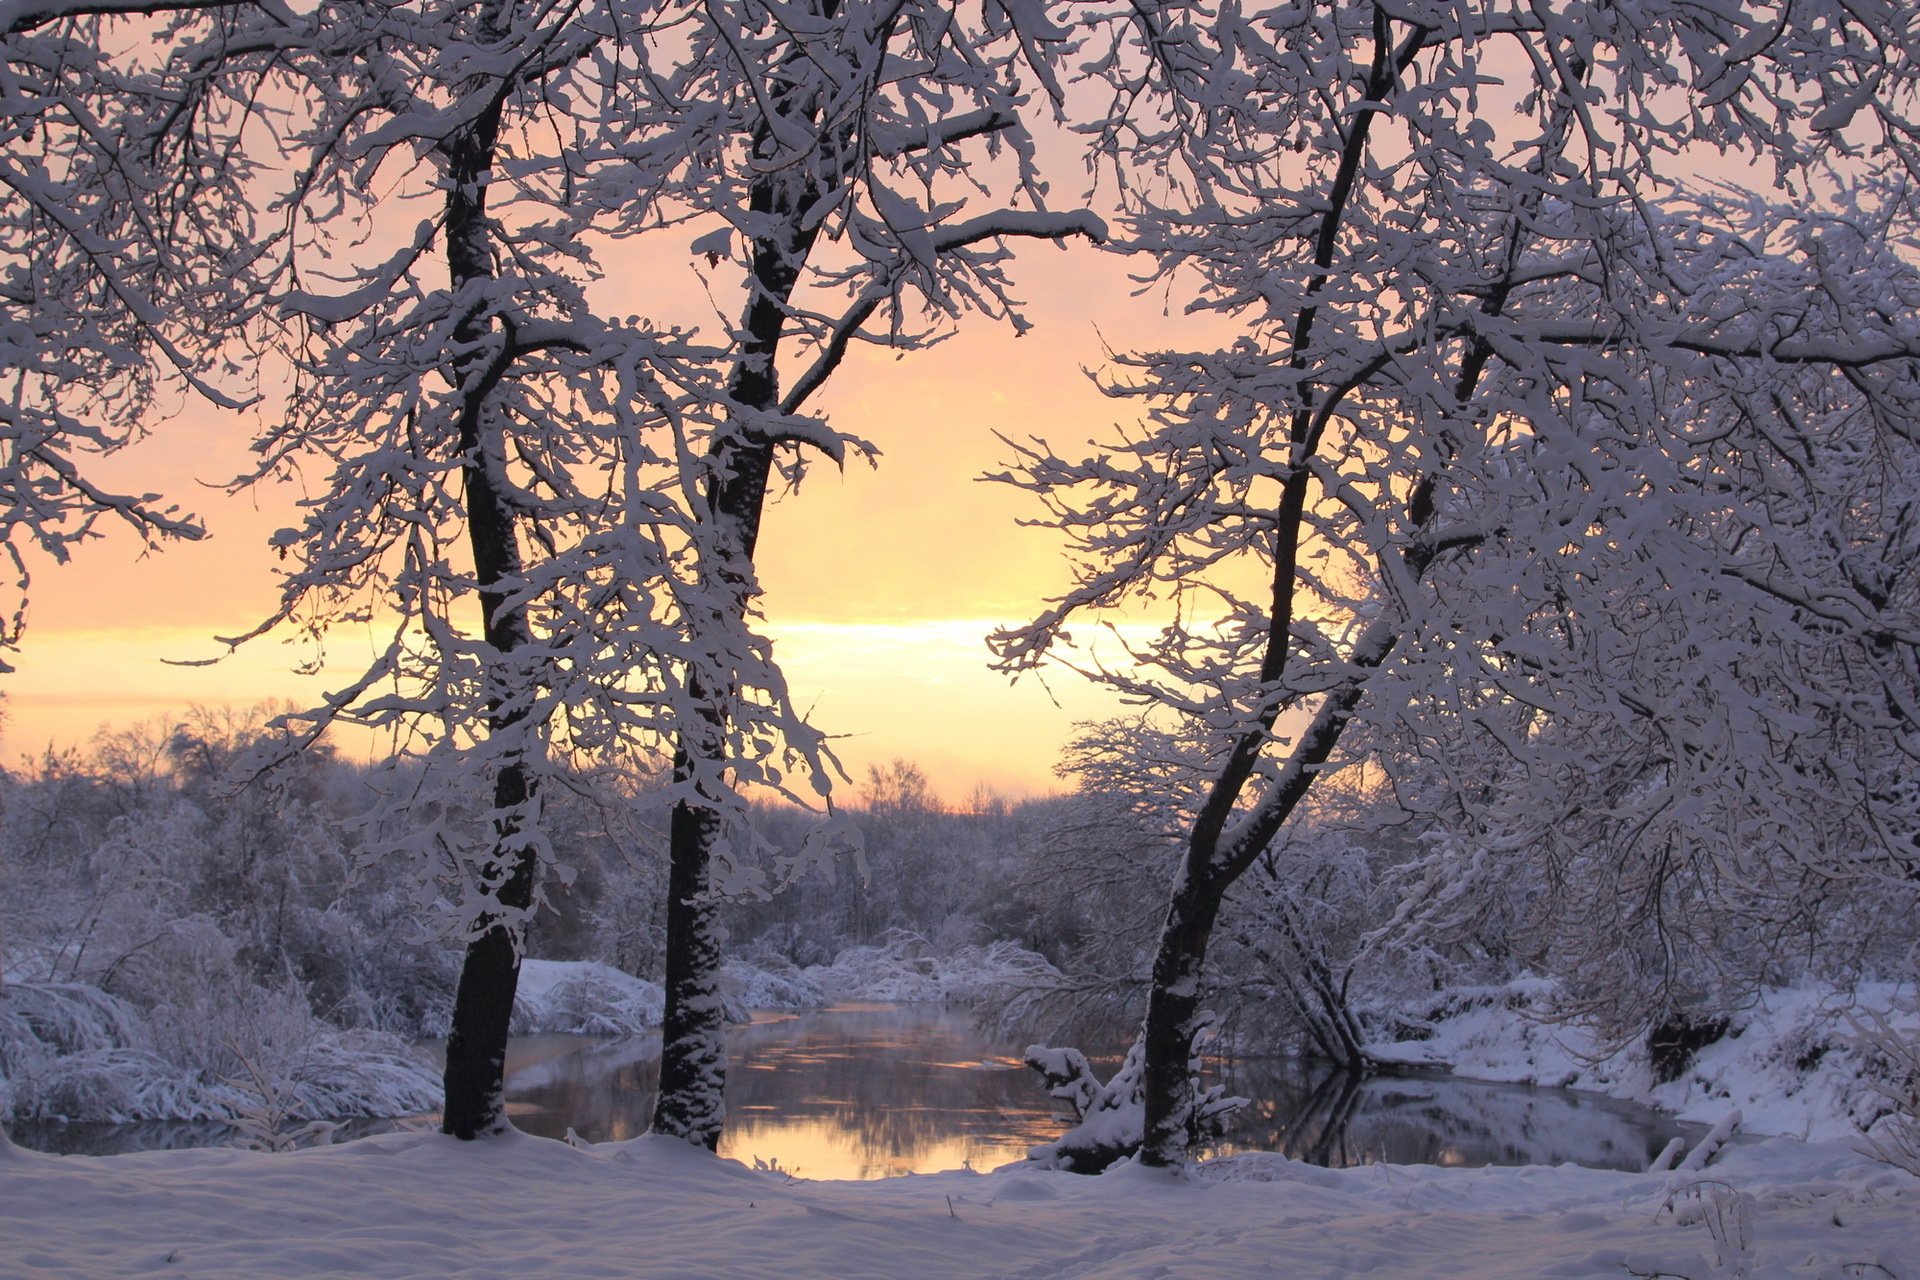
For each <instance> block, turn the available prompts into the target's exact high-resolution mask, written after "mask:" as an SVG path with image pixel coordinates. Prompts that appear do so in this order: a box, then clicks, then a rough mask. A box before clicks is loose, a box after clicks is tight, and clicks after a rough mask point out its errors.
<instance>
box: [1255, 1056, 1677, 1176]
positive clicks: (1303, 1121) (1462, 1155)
mask: <svg viewBox="0 0 1920 1280" xmlns="http://www.w3.org/2000/svg"><path fill="white" fill-rule="evenodd" d="M1222 1078H1223V1080H1224V1081H1225V1083H1226V1084H1227V1087H1228V1092H1230V1093H1237V1094H1240V1095H1242V1096H1243V1097H1249V1098H1253V1099H1254V1100H1255V1101H1254V1103H1253V1105H1251V1106H1250V1107H1248V1108H1247V1109H1246V1110H1245V1111H1242V1112H1241V1113H1240V1114H1239V1115H1238V1116H1236V1117H1235V1123H1234V1126H1233V1128H1232V1130H1231V1131H1230V1132H1229V1133H1228V1135H1227V1138H1226V1140H1225V1141H1224V1142H1223V1143H1221V1144H1220V1146H1219V1147H1218V1148H1217V1153H1218V1154H1226V1153H1229V1152H1233V1151H1280V1152H1284V1153H1285V1154H1287V1155H1289V1156H1292V1157H1293V1158H1294V1159H1296V1160H1305V1161H1308V1162H1310V1163H1312V1164H1319V1165H1326V1166H1329V1167H1332V1168H1344V1167H1346V1166H1349V1165H1356V1164H1375V1163H1393V1164H1439V1165H1489V1164H1495V1165H1523V1164H1583V1165H1588V1166H1591V1167H1594V1168H1600V1169H1645V1168H1646V1167H1647V1165H1648V1163H1649V1162H1650V1161H1651V1160H1652V1159H1653V1157H1654V1156H1656V1155H1658V1154H1659V1153H1660V1150H1661V1148H1662V1147H1664V1146H1666V1144H1667V1141H1668V1140H1669V1139H1671V1138H1673V1137H1675V1136H1678V1135H1686V1136H1688V1137H1689V1138H1690V1139H1691V1140H1697V1139H1698V1138H1699V1136H1700V1135H1701V1134H1703V1133H1704V1132H1705V1130H1704V1129H1703V1128H1702V1127H1701V1126H1698V1125H1683V1124H1680V1123H1678V1122H1676V1121H1674V1120H1673V1119H1671V1118H1670V1117H1668V1116H1665V1115H1662V1114H1661V1113H1660V1112H1657V1111H1652V1110H1649V1109H1648V1108H1645V1107H1639V1106H1635V1105H1633V1104H1632V1103H1628V1102H1619V1101H1616V1100H1614V1099H1612V1098H1605V1097H1601V1096H1599V1095H1597V1094H1590V1093H1575V1092H1572V1091H1570V1090H1566V1089H1538V1088H1532V1087H1529V1086H1525V1085H1503V1084H1489V1083H1483V1082H1479V1081H1473V1080H1456V1079H1453V1078H1451V1077H1448V1076H1443V1075H1418V1076H1413V1075H1391V1076H1373V1077H1369V1078H1366V1079H1358V1078H1355V1077H1353V1076H1350V1075H1348V1074H1346V1073H1345V1072H1339V1071H1331V1070H1327V1069H1325V1068H1323V1067H1320V1066H1319V1065H1318V1064H1314V1063H1303V1062H1300V1061H1297V1060H1294V1059H1287V1058H1264V1059H1253V1060H1249V1061H1244V1062H1239V1063H1232V1064H1229V1065H1228V1068H1227V1070H1226V1071H1225V1072H1224V1074H1223V1077H1222Z"/></svg>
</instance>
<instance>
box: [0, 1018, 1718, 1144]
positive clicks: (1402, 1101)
mask: <svg viewBox="0 0 1920 1280" xmlns="http://www.w3.org/2000/svg"><path fill="white" fill-rule="evenodd" d="M728 1052H729V1060H730V1070H729V1072H728V1076H727V1129H726V1137H725V1140H724V1141H723V1143H722V1144H721V1149H720V1150H721V1154H722V1155H726V1156H730V1157H732V1158H734V1159H737V1160H740V1161H742V1162H745V1163H748V1164H752V1163H755V1162H756V1161H757V1162H759V1163H761V1164H764V1165H767V1166H769V1167H777V1168H779V1169H782V1170H785V1171H787V1172H789V1173H792V1174H794V1175H796V1176H799V1177H805V1178H884V1177H892V1176H896V1175H900V1174H906V1173H931V1172H936V1171H939V1170H942V1169H959V1168H974V1169H981V1170H985V1169H991V1168H994V1167H996V1166H998V1165H1002V1164H1006V1163H1008V1162H1010V1161H1013V1160H1019V1159H1021V1158H1023V1157H1024V1156H1025V1155H1026V1153H1027V1151H1028V1149H1029V1148H1031V1147H1033V1146H1036V1145H1038V1144H1040V1143H1044V1142H1048V1141H1050V1140H1052V1139H1053V1138H1055V1137H1058V1136H1059V1134H1060V1133H1061V1131H1062V1129H1063V1128H1064V1127H1065V1124H1066V1113H1065V1108H1064V1104H1059V1103H1055V1102H1054V1101H1053V1100H1052V1099H1050V1098H1048V1097H1047V1096H1046V1094H1045V1092H1044V1090H1043V1089H1042V1087H1041V1085H1040V1078H1039V1076H1037V1075H1036V1074H1035V1073H1034V1072H1033V1071H1031V1070H1029V1069H1028V1068H1027V1067H1025V1066H1024V1065H1022V1064H1021V1062H1020V1060H1019V1058H1018V1056H1017V1049H1015V1048H1014V1047H1012V1046H1008V1045H995V1044H991V1043H989V1042H988V1041H987V1040H986V1039H984V1038H983V1037H982V1036H981V1034H980V1033H979V1032H978V1031H977V1030H976V1029H975V1028H974V1026H973V1024H972V1022H971V1021H970V1020H969V1019H968V1018H967V1016H966V1015H965V1014H964V1013H962V1012H959V1011H956V1010H951V1009H946V1008H942V1007H940V1006H937V1005H848V1006H841V1007H837V1008H834V1009H828V1010H819V1011H813V1012H806V1013H799V1014H764V1015H761V1016H759V1017H758V1018H756V1019H755V1021H753V1022H752V1023H750V1024H748V1025H745V1026H740V1027H735V1028H733V1031H732V1034H731V1037H730V1039H729V1049H728ZM658 1070H659V1038H658V1036H657V1035H653V1036H643V1037H638V1038H631V1039H603V1038H599V1037H591V1036H562V1035H543V1036H528V1037H522V1038H519V1039H516V1040H515V1041H514V1042H513V1044H512V1046H511V1047H510V1049H509V1052H508V1058H507V1106H508V1111H509V1114H510V1115H511V1116H512V1119H513V1123H514V1124H515V1126H516V1127H518V1128H520V1129H521V1130H523V1131H525V1132H528V1133H534V1134H541V1135H545V1136H548V1137H555V1138H558V1137H564V1136H565V1135H566V1133H567V1131H568V1130H569V1129H571V1130H572V1131H573V1132H574V1133H575V1134H576V1135H578V1136H579V1137H580V1138H582V1139H585V1140H586V1141H589V1142H606V1141H613V1140H618V1139H623V1138H630V1137H633V1136H635V1135H637V1134H639V1133H641V1132H643V1131H644V1130H645V1127H646V1122H647V1117H648V1115H649V1113H650V1111H651V1108H652V1102H653V1090H654V1085H655V1081H656V1079H657V1075H658ZM1222 1080H1223V1082H1224V1083H1225V1084H1226V1085H1227V1086H1228V1090H1229V1092H1232V1093H1237V1094H1241V1095H1243V1096H1245V1097H1249V1098H1251V1099H1253V1103H1252V1105H1251V1106H1249V1107H1248V1108H1246V1109H1245V1110H1244V1111H1243V1112H1241V1113H1240V1114H1239V1115H1238V1116H1237V1117H1236V1118H1235V1122H1234V1126H1233V1128H1232V1129H1231V1130H1230V1131H1229V1133H1228V1134H1227V1136H1226V1138H1225V1139H1224V1141H1222V1142H1221V1143H1219V1144H1217V1145H1216V1146H1215V1147H1214V1148H1212V1149H1211V1152H1210V1153H1211V1154H1225V1153H1229V1152H1233V1151H1245V1150H1264V1151H1282V1152H1285V1153H1287V1154H1288V1155H1291V1156H1294V1157H1296V1158H1298V1159H1303V1160H1310V1161H1312V1162H1314V1163H1316V1164H1323V1165H1330V1166H1335V1167H1339V1166H1344V1165H1352V1164H1361V1163H1372V1162H1390V1163H1396V1164H1409V1163H1426V1164H1451V1165H1481V1164H1560V1163H1567V1162H1572V1163H1577V1164H1585V1165H1592V1166H1595V1167H1600V1168H1618V1169H1644V1168H1645V1167H1646V1166H1647V1163H1648V1161H1649V1160H1651V1159H1652V1157H1653V1156H1654V1155H1655V1154H1656V1153H1657V1152H1658V1151H1659V1150H1660V1148H1661V1147H1663V1146H1665V1145H1666V1142H1667V1140H1668V1139H1669V1138H1671V1137H1673V1136H1675V1135H1676V1134H1680V1133H1683V1132H1684V1133H1687V1134H1695V1133H1697V1128H1696V1127H1694V1126H1681V1125H1678V1124H1676V1123H1675V1122H1674V1121H1673V1120H1671V1119H1670V1118H1669V1117H1667V1116H1664V1115H1663V1114H1661V1113H1659V1112H1655V1111H1651V1110H1649V1109H1647V1108H1644V1107H1638V1106H1634V1105H1633V1104H1630V1103H1623V1102H1617V1101H1614V1100H1612V1099H1609V1098H1603V1097H1599V1096H1597V1095H1594V1094H1586V1093H1577V1092H1574V1091H1571V1090H1565V1089H1542V1088H1531V1087H1525V1086H1517V1085H1500V1084H1485V1083H1480V1082H1476V1081H1467V1080H1458V1079H1454V1078H1452V1077H1448V1076H1444V1075H1420V1076H1406V1075H1390V1076H1388V1075H1383V1076H1373V1077H1370V1078H1367V1079H1364V1080H1355V1079H1352V1078H1349V1077H1348V1076H1346V1075H1345V1074H1344V1073H1340V1072H1335V1071H1331V1070H1328V1069H1327V1068H1326V1067H1324V1066H1323V1065H1320V1064H1314V1063H1306V1062H1301V1061H1299V1060H1297V1059H1287V1058H1262V1059H1248V1060H1244V1061H1239V1062H1230V1063H1228V1064H1226V1066H1225V1068H1224V1074H1223V1076H1222ZM390 1127H392V1123H391V1122H385V1121H367V1122H354V1123H353V1124H351V1125H350V1126H348V1127H347V1128H346V1129H344V1130H343V1135H344V1136H352V1135H354V1134H357V1133H364V1132H370V1131H376V1130H378V1129H382V1128H390ZM9 1131H10V1132H11V1133H12V1135H13V1137H14V1140H15V1141H17V1142H19V1143H20V1144H21V1145H23V1146H28V1147H34V1148H38V1149H40V1150H49V1151H65V1152H79V1153H88V1154H106V1153H109V1152H114V1151H129V1150H147V1149H154V1148H161V1147H176V1146H201V1145H209V1144H214V1143H219V1142H223V1141H226V1140H228V1137H229V1135H228V1134H227V1132H226V1131H225V1130H224V1129H223V1128H222V1127H221V1126H219V1125H209V1124H191V1125H190V1124H159V1123H147V1124H138V1125H77V1124H76V1125H65V1124H57V1123H55V1124H46V1123H40V1124H16V1125H12V1126H9Z"/></svg>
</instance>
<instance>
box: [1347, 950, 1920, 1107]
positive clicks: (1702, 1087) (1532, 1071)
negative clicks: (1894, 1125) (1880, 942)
mask: <svg viewBox="0 0 1920 1280" xmlns="http://www.w3.org/2000/svg"><path fill="white" fill-rule="evenodd" d="M1553 995H1554V990H1553V986H1552V984H1551V983H1549V982H1546V981H1543V980H1540V979H1533V978H1529V979H1521V980H1518V981H1515V982H1512V983H1509V984H1507V985H1505V986H1502V987H1489V988H1480V989H1474V990H1467V991H1455V992H1450V993H1448V995H1447V997H1446V998H1445V1001H1444V1002H1443V1003H1442V1004H1441V1005H1440V1006H1439V1007H1438V1008H1437V1009H1436V1010H1435V1011H1434V1012H1433V1013H1432V1014H1430V1015H1429V1018H1428V1023H1429V1025H1430V1026H1431V1028H1432V1035H1431V1037H1430V1038H1428V1039H1425V1040H1418V1041H1407V1042H1400V1043H1384V1044H1370V1045H1368V1046H1367V1052H1368V1053H1369V1054H1371V1055H1373V1056H1374V1057H1375V1058H1376V1059H1377V1060H1378V1061H1381V1062H1393V1063H1403V1064H1409V1065H1421V1066H1443V1067H1446V1068H1447V1069H1448V1070H1450V1071H1452V1072H1454V1073H1455V1074H1456V1075H1461V1076H1466V1077H1469V1078H1472V1079H1476V1080H1498V1081H1508V1082H1512V1083H1520V1084H1543V1085H1555V1086H1561V1087H1566V1088H1573V1089H1586V1090H1591V1091H1593V1092H1595V1093H1604V1094H1608V1095H1610V1096H1612V1097H1616V1098H1625V1099H1630V1100H1632V1101H1635V1102H1641V1103H1645V1104H1647V1105H1649V1106H1654V1107H1659V1108H1661V1109H1662V1110H1665V1111H1670V1112H1672V1113H1674V1114H1675V1115H1677V1116H1679V1117H1680V1118H1681V1119H1683V1120H1693V1121H1698V1122H1700V1123H1702V1124H1713V1123H1715V1122H1717V1121H1719V1120H1720V1119H1722V1118H1723V1117H1724V1116H1725V1115H1726V1114H1727V1113H1728V1112H1730V1111H1733V1110H1738V1111H1740V1112H1741V1113H1742V1115H1743V1117H1744V1119H1743V1125H1742V1127H1743V1130H1744V1131H1745V1132H1748V1133H1761V1134H1784V1135H1788V1136H1794V1137H1802V1138H1816V1139H1842V1138H1849V1137H1852V1136H1854V1135H1858V1134H1861V1133H1864V1132H1867V1131H1869V1130H1870V1129H1872V1128H1873V1127H1874V1126H1875V1125H1876V1124H1877V1123H1878V1122H1880V1121H1881V1120H1882V1119H1883V1118H1884V1117H1885V1116H1886V1115H1887V1112H1888V1109H1889V1105H1890V1104H1889V1102H1888V1100H1887V1098H1886V1096H1885V1092H1886V1088H1887V1086H1888V1084H1889V1083H1890V1079H1889V1076H1890V1073H1891V1071H1892V1070H1893V1068H1892V1065H1891V1064H1890V1063H1888V1062H1887V1061H1886V1059H1885V1057H1884V1055H1880V1054H1877V1053H1875V1052H1873V1051H1872V1050H1871V1049H1870V1048H1868V1047H1866V1046H1864V1045H1863V1044H1862V1043H1861V1040H1860V1036H1859V1035H1858V1033H1857V1031H1856V1030H1855V1029H1854V1027H1853V1025H1852V1023H1851V1022H1850V1021H1849V1014H1850V1013H1853V1014H1857V1013H1858V1012H1859V1011H1861V1010H1863V1009H1864V1010H1873V1011H1876V1012H1879V1013H1881V1014H1882V1015H1883V1016H1885V1017H1887V1018H1889V1019H1890V1020H1891V1021H1892V1022H1893V1024H1894V1025H1895V1026H1897V1027H1899V1028H1901V1029H1903V1030H1904V1031H1905V1032H1906V1034H1907V1035H1908V1036H1910V1037H1920V1015H1916V1014H1914V1013H1913V1012H1912V1011H1911V1010H1908V1011H1905V1012H1902V1011H1901V1004H1902V1001H1901V995H1902V992H1901V990H1900V989H1899V988H1896V987H1894V986H1893V985H1892V984H1888V983H1878V984H1867V985H1864V986H1862V987H1861V988H1860V989H1859V990H1857V991H1856V992H1854V993H1853V995H1852V996H1851V997H1846V998H1843V997H1841V996H1839V995H1837V994H1836V993H1834V992H1833V991H1830V990H1775V991H1770V992H1767V993H1765V996H1764V997H1763V998H1762V999H1761V1000H1760V1001H1759V1003H1757V1004H1756V1005H1755V1006H1754V1007H1753V1008H1751V1009H1748V1010H1745V1011H1743V1012H1741V1013H1738V1014H1735V1015H1733V1016H1732V1017H1731V1018H1730V1019H1729V1022H1728V1026H1727V1030H1726V1032H1725V1034H1724V1035H1722V1036H1721V1037H1720V1038H1719V1039H1717V1040H1715V1041H1714V1042H1713V1043H1711V1044H1707V1045H1705V1046H1704V1047H1702V1048H1700V1049H1699V1050H1698V1051H1697V1052H1696V1053H1695V1054H1694V1055H1693V1058H1692V1061H1691V1062H1690V1063H1689V1064H1688V1066H1687V1067H1686V1069H1685V1070H1684V1071H1683V1072H1682V1073H1681V1074H1680V1075H1679V1076H1678V1077H1677V1078H1676V1079H1673V1080H1671V1081H1665V1082H1663V1081H1661V1080H1660V1079H1659V1078H1658V1074H1657V1073H1656V1071H1655V1069H1654V1064H1653V1061H1652V1058H1651V1056H1650V1054H1649V1053H1648V1051H1647V1047H1646V1045H1645V1044H1644V1043H1643V1042H1636V1043H1634V1044H1631V1045H1628V1046H1627V1047H1626V1048H1624V1049H1621V1050H1619V1051H1617V1052H1612V1053H1609V1052H1607V1051H1606V1049H1605V1047H1604V1046H1603V1045H1602V1043H1601V1041H1600V1040H1599V1038H1598V1037H1597V1036H1596V1035H1594V1033H1593V1032H1592V1030H1591V1029H1590V1028H1587V1027H1584V1026H1582V1025H1581V1024H1579V1023H1577V1022H1551V1021H1548V1020H1547V1019H1548V1015H1549V1013H1550V1010H1551V1008H1552V1000H1553Z"/></svg>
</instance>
